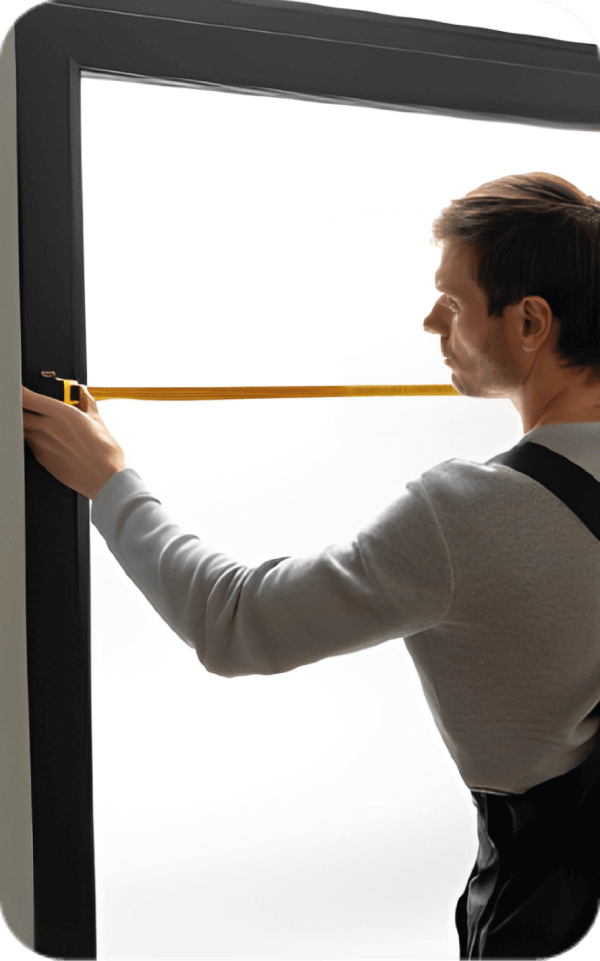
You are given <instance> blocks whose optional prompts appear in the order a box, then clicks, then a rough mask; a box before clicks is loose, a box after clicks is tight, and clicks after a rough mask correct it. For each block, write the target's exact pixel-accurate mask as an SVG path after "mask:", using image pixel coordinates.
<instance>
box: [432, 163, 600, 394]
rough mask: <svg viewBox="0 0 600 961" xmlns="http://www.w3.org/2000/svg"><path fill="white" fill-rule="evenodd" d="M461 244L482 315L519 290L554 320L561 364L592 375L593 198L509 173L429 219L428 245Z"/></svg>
mask: <svg viewBox="0 0 600 961" xmlns="http://www.w3.org/2000/svg"><path fill="white" fill-rule="evenodd" d="M455 241H459V242H461V243H465V244H469V245H470V246H471V248H472V249H473V250H474V252H475V254H476V258H477V260H478V268H477V283H478V285H479V287H480V289H481V290H482V291H483V293H484V294H485V295H486V297H487V298H488V317H492V316H494V317H501V316H502V313H503V311H504V308H505V307H507V306H511V305H513V304H517V303H519V301H521V300H522V299H523V298H524V297H526V296H527V295H531V296H536V295H537V296H538V297H543V298H544V300H546V301H547V302H548V304H549V306H550V309H551V310H552V314H553V316H554V317H555V318H556V319H557V320H558V321H560V331H559V336H558V340H557V344H556V349H557V352H558V354H559V356H560V357H561V358H562V360H563V361H564V362H563V363H560V366H561V367H563V368H564V367H577V368H579V369H580V370H583V369H584V368H587V369H588V374H589V376H588V383H589V382H590V381H592V380H598V381H600V202H599V201H598V200H596V199H595V198H594V197H591V196H588V195H587V194H584V193H583V192H582V191H581V190H578V189H577V187H574V186H573V184H571V183H569V181H568V180H563V178H562V177H556V176H554V174H548V173H529V174H515V175H513V176H508V177H500V178H499V179H498V180H491V181H489V182H488V183H485V184H482V186H481V187H478V188H477V189H476V190H472V191H470V193H468V194H466V196H465V197H462V198H460V199H458V200H453V201H452V202H451V204H450V205H449V206H448V207H446V208H445V209H444V210H442V212H441V214H440V215H439V217H437V218H436V220H435V221H434V223H433V240H432V243H434V244H435V245H436V246H439V245H440V244H444V243H447V242H455Z"/></svg>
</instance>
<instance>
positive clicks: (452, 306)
mask: <svg viewBox="0 0 600 961" xmlns="http://www.w3.org/2000/svg"><path fill="white" fill-rule="evenodd" d="M446 303H447V304H448V307H449V308H450V310H458V304H457V303H456V301H455V300H452V297H448V296H447V297H446Z"/></svg>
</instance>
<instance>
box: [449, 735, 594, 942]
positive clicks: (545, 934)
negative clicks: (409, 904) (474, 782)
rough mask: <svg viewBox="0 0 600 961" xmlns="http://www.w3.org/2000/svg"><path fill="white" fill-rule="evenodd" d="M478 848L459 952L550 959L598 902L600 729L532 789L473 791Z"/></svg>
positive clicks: (461, 908) (584, 926) (459, 918)
mask: <svg viewBox="0 0 600 961" xmlns="http://www.w3.org/2000/svg"><path fill="white" fill-rule="evenodd" d="M471 794H472V796H473V803H474V804H475V805H476V807H477V832H478V836H479V851H478V854H477V860H476V862H475V866H474V867H473V870H472V871H471V874H470V876H469V880H468V882H467V886H466V888H465V890H464V892H463V894H462V895H461V897H460V898H459V900H458V903H457V906H456V915H455V920H456V928H457V930H458V936H459V942H460V957H461V958H552V957H555V956H556V955H557V954H561V953H562V952H563V951H566V950H568V949H569V948H572V947H574V946H575V945H576V944H577V943H578V941H580V940H581V939H582V938H583V936H584V935H585V934H587V933H588V932H589V930H590V928H591V927H592V925H593V923H594V920H595V918H596V915H597V913H598V906H599V901H600V732H599V733H598V735H597V736H596V743H595V747H594V749H593V751H592V753H591V754H590V755H589V756H588V757H587V758H585V760H584V761H583V762H582V763H581V764H580V765H578V766H577V767H576V768H573V769H572V770H571V771H567V773H566V774H562V775H560V776H559V777H555V778H551V779H550V780H548V781H543V782H542V783H541V784H536V786H535V787H533V788H531V789H530V790H529V791H526V792H525V793H524V794H510V795H498V794H489V793H487V792H484V791H471Z"/></svg>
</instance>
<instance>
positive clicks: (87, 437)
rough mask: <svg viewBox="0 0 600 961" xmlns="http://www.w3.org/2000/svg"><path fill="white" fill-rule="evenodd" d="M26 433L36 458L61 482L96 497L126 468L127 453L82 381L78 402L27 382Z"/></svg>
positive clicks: (78, 491) (24, 408) (24, 407)
mask: <svg viewBox="0 0 600 961" xmlns="http://www.w3.org/2000/svg"><path fill="white" fill-rule="evenodd" d="M21 393H22V397H23V433H24V435H25V440H26V441H27V443H28V444H29V446H30V447H31V450H32V451H33V454H34V456H35V458H36V460H37V461H38V462H39V463H40V464H41V465H42V467H45V468H46V470H47V471H49V473H50V474H52V476H53V477H56V479H57V480H59V481H60V482H61V484H65V485H66V486H67V487H70V488H72V490H74V491H77V493H78V494H83V495H84V497H89V498H90V500H93V499H94V498H95V497H96V494H98V493H99V491H100V490H101V489H102V488H103V487H104V485H105V484H106V482H107V481H108V480H110V478H111V477H112V476H113V474H116V473H118V471H121V470H124V469H125V468H126V466H127V464H126V463H125V454H124V453H123V449H122V448H121V447H120V446H119V444H118V443H117V441H116V440H115V438H114V437H113V436H112V434H110V433H109V431H108V429H107V427H106V424H105V423H104V421H103V420H102V418H101V416H100V414H99V413H98V406H97V404H96V401H95V400H94V398H93V397H92V395H91V394H90V392H89V390H88V389H87V387H84V386H83V385H82V384H80V401H79V404H78V405H77V406H72V405H70V404H65V403H64V402H63V401H61V400H55V399H54V398H53V397H47V396H46V395H45V394H37V393H35V391H33V390H29V389H28V388H27V387H23V385H22V384H21Z"/></svg>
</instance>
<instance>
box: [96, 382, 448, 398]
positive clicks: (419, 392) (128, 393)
mask: <svg viewBox="0 0 600 961" xmlns="http://www.w3.org/2000/svg"><path fill="white" fill-rule="evenodd" d="M88 390H89V392H90V394H92V396H93V397H94V398H95V400H110V399H111V398H129V399H131V400H261V399H273V398H280V397H419V396H426V397H427V396H431V397H453V396H455V397H459V396H460V394H459V392H458V391H457V390H455V388H454V387H452V385H451V384H371V385H369V384H355V385H351V386H329V387H321V386H316V387H88Z"/></svg>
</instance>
